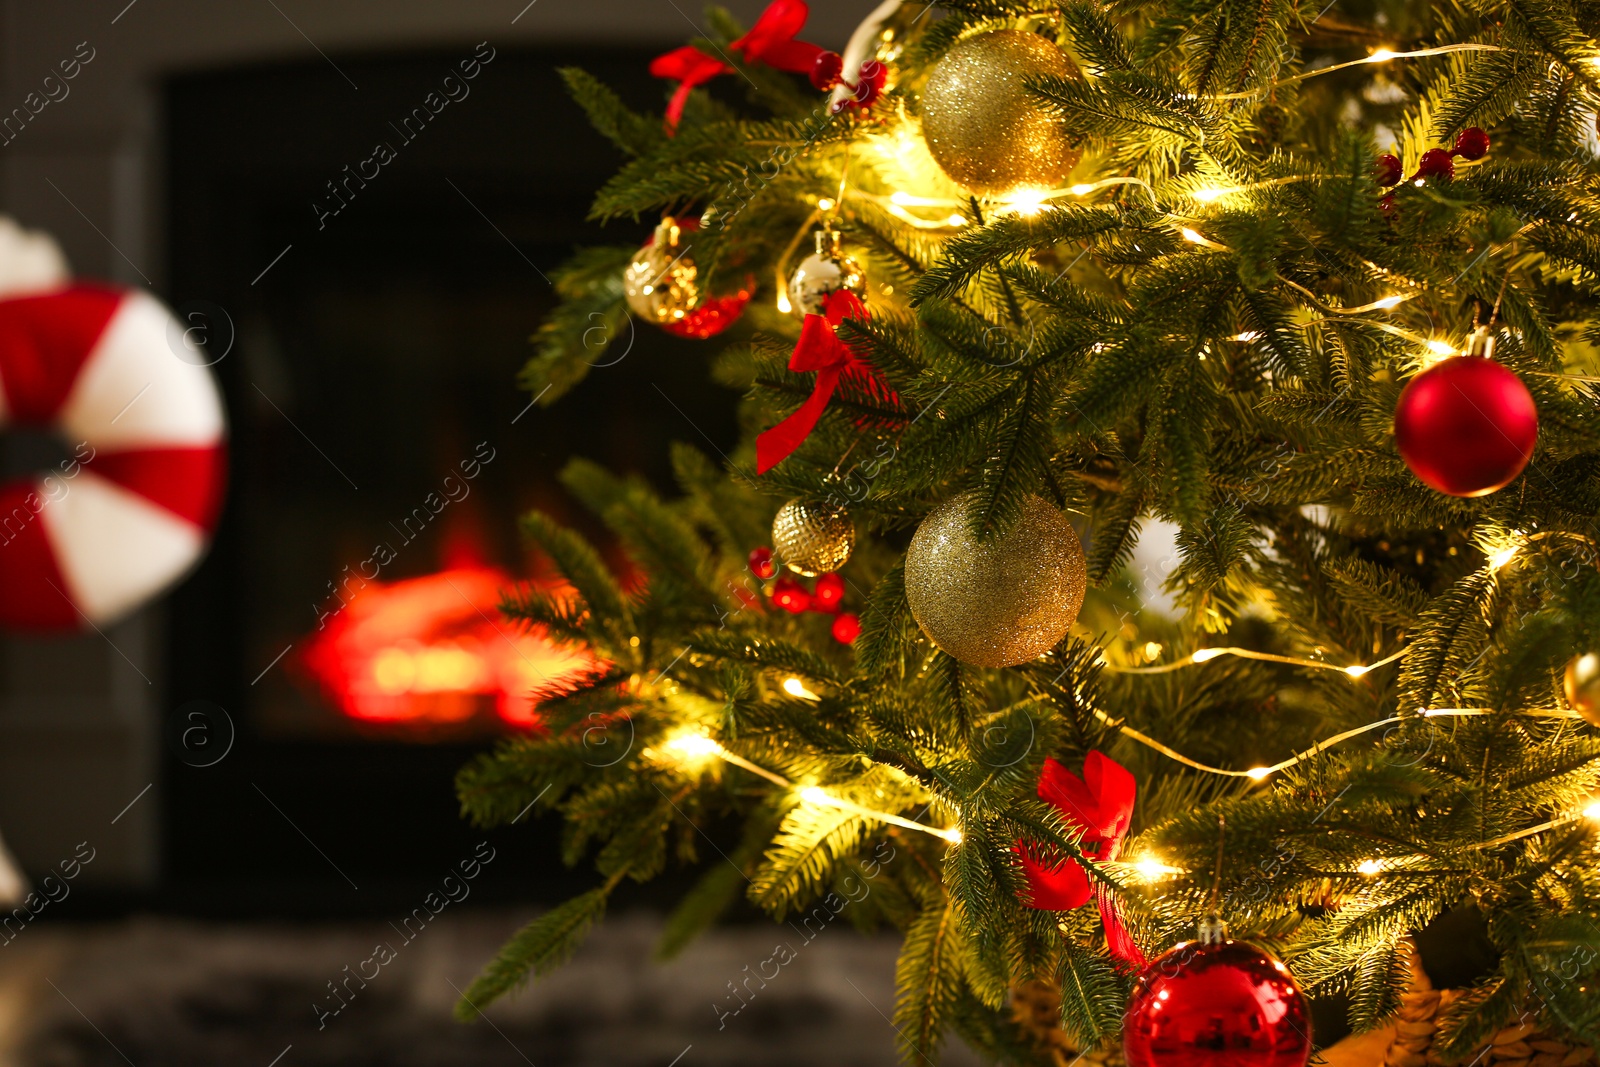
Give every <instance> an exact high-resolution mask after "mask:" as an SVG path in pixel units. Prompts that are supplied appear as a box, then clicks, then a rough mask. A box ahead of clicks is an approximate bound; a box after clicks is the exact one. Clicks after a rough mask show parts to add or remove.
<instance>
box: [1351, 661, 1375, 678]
mask: <svg viewBox="0 0 1600 1067" xmlns="http://www.w3.org/2000/svg"><path fill="white" fill-rule="evenodd" d="M1371 669H1372V668H1371V667H1363V666H1362V665H1361V664H1359V663H1354V664H1351V665H1350V666H1348V667H1346V668H1345V669H1344V673H1346V674H1348V675H1349V676H1350V677H1352V678H1359V677H1361V676H1362V675H1363V674H1366V673H1367V672H1368V671H1370V670H1371Z"/></svg>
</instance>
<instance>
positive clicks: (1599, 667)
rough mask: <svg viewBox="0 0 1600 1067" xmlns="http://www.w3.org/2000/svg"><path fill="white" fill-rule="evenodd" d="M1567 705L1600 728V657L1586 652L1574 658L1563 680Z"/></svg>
mask: <svg viewBox="0 0 1600 1067" xmlns="http://www.w3.org/2000/svg"><path fill="white" fill-rule="evenodd" d="M1561 687H1562V688H1563V689H1565V690H1566V693H1567V703H1568V704H1571V705H1572V710H1573V711H1575V712H1577V713H1578V714H1579V715H1580V716H1582V717H1583V720H1584V721H1585V722H1587V723H1588V724H1589V725H1591V726H1600V656H1597V655H1595V654H1594V653H1593V652H1585V653H1584V654H1583V655H1581V656H1573V657H1572V659H1571V661H1569V662H1568V663H1567V669H1566V672H1565V674H1564V676H1563V677H1562V679H1561Z"/></svg>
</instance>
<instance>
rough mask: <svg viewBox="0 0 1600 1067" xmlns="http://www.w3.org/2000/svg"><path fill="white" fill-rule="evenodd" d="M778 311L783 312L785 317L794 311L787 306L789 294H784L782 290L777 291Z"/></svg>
mask: <svg viewBox="0 0 1600 1067" xmlns="http://www.w3.org/2000/svg"><path fill="white" fill-rule="evenodd" d="M778 310H779V311H781V312H783V313H784V314H785V315H787V314H789V312H790V311H793V310H794V309H793V308H792V307H790V306H789V294H788V293H786V292H784V291H783V290H782V289H779V290H778Z"/></svg>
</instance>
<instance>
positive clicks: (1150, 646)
mask: <svg viewBox="0 0 1600 1067" xmlns="http://www.w3.org/2000/svg"><path fill="white" fill-rule="evenodd" d="M1159 655H1161V642H1160V641H1146V642H1145V643H1144V658H1145V659H1155V658H1156V657H1157V656H1159Z"/></svg>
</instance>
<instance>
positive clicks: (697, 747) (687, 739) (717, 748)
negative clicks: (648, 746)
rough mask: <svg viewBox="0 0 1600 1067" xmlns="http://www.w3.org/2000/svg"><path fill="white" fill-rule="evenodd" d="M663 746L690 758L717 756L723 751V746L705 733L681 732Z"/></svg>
mask: <svg viewBox="0 0 1600 1067" xmlns="http://www.w3.org/2000/svg"><path fill="white" fill-rule="evenodd" d="M663 747H664V748H666V749H668V750H669V751H671V752H673V753H675V754H676V755H679V756H686V757H689V758H697V757H701V756H715V755H717V754H719V753H720V752H721V751H722V746H721V745H719V744H717V743H716V742H715V741H713V740H711V738H709V737H707V736H706V735H705V734H679V735H678V736H677V737H674V738H673V739H672V740H670V741H668V742H667V743H666V745H664V746H663Z"/></svg>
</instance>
